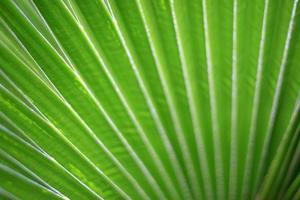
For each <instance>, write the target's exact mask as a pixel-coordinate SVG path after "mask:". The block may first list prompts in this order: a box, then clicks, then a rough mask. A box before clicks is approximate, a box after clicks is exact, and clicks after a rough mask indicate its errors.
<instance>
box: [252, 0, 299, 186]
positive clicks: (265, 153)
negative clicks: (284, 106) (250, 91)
mask: <svg viewBox="0 0 300 200" xmlns="http://www.w3.org/2000/svg"><path fill="white" fill-rule="evenodd" d="M298 2H299V1H298V0H294V3H293V7H292V12H291V17H290V21H289V25H288V32H287V36H286V41H285V44H284V50H283V55H282V59H281V63H280V71H279V74H278V78H277V81H276V88H275V94H274V97H273V99H272V110H271V114H270V117H269V121H268V126H267V131H266V136H265V139H264V142H263V148H262V149H263V151H262V157H261V158H260V160H259V166H258V170H259V171H258V177H255V178H256V180H255V186H254V188H257V184H258V181H259V180H258V179H259V178H260V177H261V176H262V174H263V173H264V171H265V167H266V166H265V165H266V160H267V156H268V152H269V148H270V143H271V137H272V132H273V128H274V123H275V119H276V114H277V110H278V106H279V101H280V95H281V93H282V85H283V80H284V74H285V71H286V67H287V66H286V65H287V58H288V52H289V47H290V43H291V39H292V32H293V29H294V24H295V21H294V20H295V16H296V10H297V6H298ZM296 37H297V36H296Z"/></svg>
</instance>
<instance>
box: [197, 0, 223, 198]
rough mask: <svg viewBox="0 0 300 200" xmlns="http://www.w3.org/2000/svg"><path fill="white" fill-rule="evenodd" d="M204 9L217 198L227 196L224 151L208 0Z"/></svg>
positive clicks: (204, 1)
mask: <svg viewBox="0 0 300 200" xmlns="http://www.w3.org/2000/svg"><path fill="white" fill-rule="evenodd" d="M202 9H203V11H202V12H203V26H204V35H205V53H206V62H207V63H206V64H207V75H208V86H209V99H210V110H211V116H212V128H213V141H214V150H215V154H214V158H215V173H216V179H217V180H216V182H217V191H216V194H217V199H224V198H225V185H224V174H223V169H224V166H223V162H222V157H221V155H222V151H221V141H220V130H219V123H218V116H217V115H218V113H217V103H216V91H215V80H214V69H213V61H212V56H211V46H210V34H209V19H208V13H207V12H208V9H207V1H206V0H202Z"/></svg>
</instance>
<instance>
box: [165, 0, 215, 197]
mask: <svg viewBox="0 0 300 200" xmlns="http://www.w3.org/2000/svg"><path fill="white" fill-rule="evenodd" d="M170 4H171V12H172V18H173V25H174V29H175V34H176V40H177V46H178V51H179V57H180V61H181V69H182V72H183V77H184V82H185V89H186V92H187V98H188V102H189V110H190V113H191V119H192V124H193V129H194V135H195V139H196V145H197V151H198V152H197V153H198V159H199V161H198V162H199V166H200V167H201V171H202V173H201V175H202V176H203V177H205V178H204V180H205V181H204V182H205V184H204V188H205V196H206V197H205V198H207V199H211V198H212V195H213V192H212V182H211V177H210V174H209V167H208V160H207V152H206V150H205V147H204V142H203V137H202V136H201V135H202V134H203V133H202V131H201V126H200V123H199V121H200V119H199V114H200V113H199V112H198V109H197V104H196V98H195V93H194V92H193V87H194V85H193V83H192V77H191V76H192V74H190V72H189V70H188V68H191V67H192V66H190V65H189V64H191V63H188V60H187V56H186V54H187V53H188V52H186V51H187V50H186V49H185V48H184V41H183V37H184V36H186V37H187V35H184V34H185V33H184V32H183V31H182V29H183V28H182V27H181V26H184V24H182V23H181V24H180V22H179V20H178V18H179V17H178V16H177V15H178V13H177V12H176V8H175V2H174V1H173V0H171V3H170ZM190 176H191V177H193V179H192V188H193V192H194V193H195V197H196V198H197V199H198V198H202V195H203V194H201V190H200V185H199V182H198V180H196V177H197V176H196V173H195V169H193V171H191V175H190Z"/></svg>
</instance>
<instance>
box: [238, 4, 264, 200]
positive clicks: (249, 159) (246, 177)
mask: <svg viewBox="0 0 300 200" xmlns="http://www.w3.org/2000/svg"><path fill="white" fill-rule="evenodd" d="M268 12H269V0H265V1H264V12H263V22H262V31H261V36H260V43H259V52H258V54H259V55H258V66H257V71H256V82H255V91H254V98H253V101H254V102H253V107H252V111H251V127H250V132H249V140H248V145H247V154H246V163H245V169H244V174H243V184H242V196H243V197H244V198H247V197H248V196H249V191H250V183H249V181H250V179H251V172H252V167H253V159H254V158H253V157H254V155H253V154H254V146H255V138H256V132H257V118H258V107H259V103H260V96H261V85H262V71H263V62H264V50H265V40H266V32H267V31H266V30H267V19H268Z"/></svg>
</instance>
